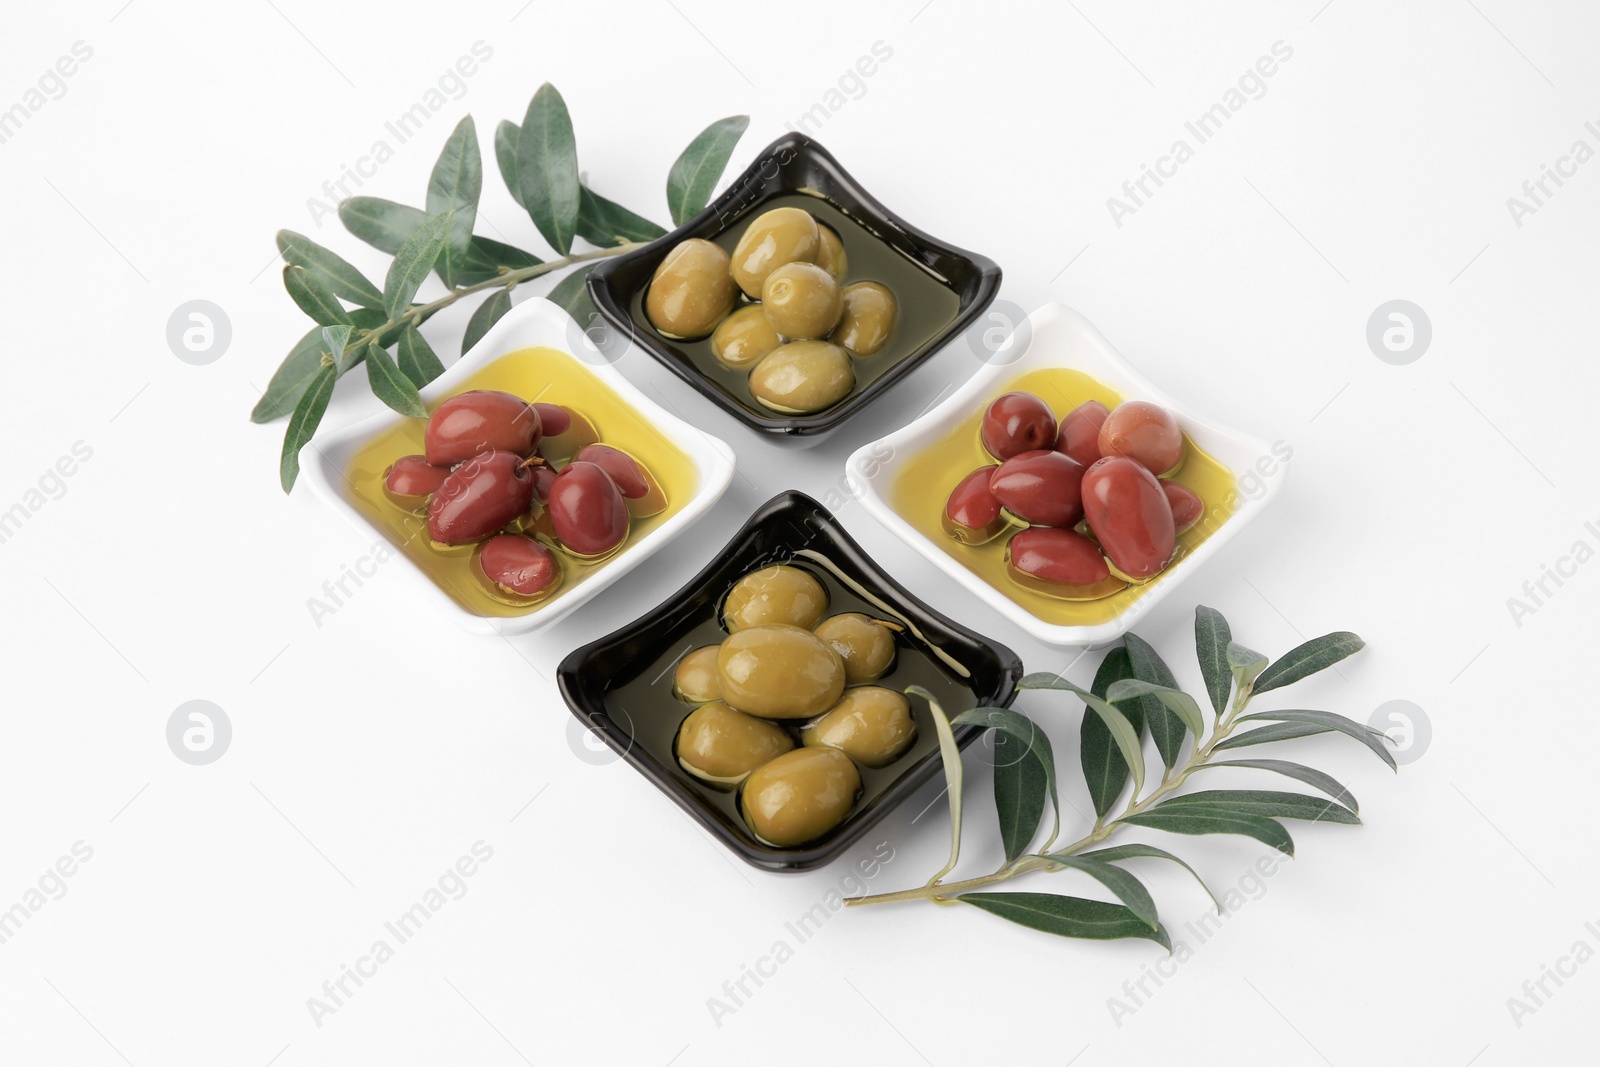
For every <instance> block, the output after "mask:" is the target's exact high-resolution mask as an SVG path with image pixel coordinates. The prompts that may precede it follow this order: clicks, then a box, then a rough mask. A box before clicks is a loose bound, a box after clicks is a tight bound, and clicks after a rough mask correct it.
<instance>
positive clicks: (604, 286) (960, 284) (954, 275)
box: [589, 133, 1000, 437]
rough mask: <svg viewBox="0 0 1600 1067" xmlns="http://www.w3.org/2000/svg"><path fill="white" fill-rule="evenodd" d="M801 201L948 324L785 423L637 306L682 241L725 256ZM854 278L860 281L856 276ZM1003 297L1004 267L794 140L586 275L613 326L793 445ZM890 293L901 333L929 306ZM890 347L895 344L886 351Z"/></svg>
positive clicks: (887, 355)
mask: <svg viewBox="0 0 1600 1067" xmlns="http://www.w3.org/2000/svg"><path fill="white" fill-rule="evenodd" d="M797 197H798V198H800V200H801V203H800V206H802V207H807V209H808V210H813V211H826V212H829V213H832V212H839V213H842V215H843V216H844V218H843V220H842V222H843V223H844V224H846V225H851V224H853V225H854V226H859V227H861V228H862V229H864V230H865V231H866V232H867V233H869V234H870V235H871V236H872V237H874V238H876V239H877V240H878V241H880V242H882V243H883V244H884V245H886V246H887V247H888V248H889V249H890V250H892V252H893V253H895V254H896V255H895V256H894V257H891V260H890V262H891V263H892V264H893V265H894V266H895V267H899V268H900V269H904V268H903V267H900V264H901V263H902V261H904V262H906V263H909V264H911V265H913V266H914V268H915V274H914V276H913V279H912V280H914V281H915V282H916V285H917V286H918V287H920V286H922V285H924V284H925V285H927V286H928V287H930V289H931V290H932V291H933V295H937V296H939V297H940V298H941V299H942V300H948V303H949V306H950V307H949V310H950V316H951V318H950V321H949V322H948V323H947V324H945V325H944V326H942V328H939V329H938V330H937V331H936V332H933V333H930V334H929V335H928V336H926V337H924V338H922V339H921V340H920V341H918V342H917V343H915V344H914V345H913V346H911V347H909V348H907V350H905V351H903V352H899V353H895V352H893V351H885V352H882V353H880V354H879V355H877V356H874V357H871V358H870V359H867V360H860V361H858V362H857V364H856V368H857V373H858V374H867V373H873V374H875V375H876V376H875V377H873V378H871V379H870V380H868V381H866V382H865V384H863V385H860V386H859V387H858V388H857V390H856V391H855V392H854V393H852V394H851V395H850V396H848V397H846V398H845V399H844V400H843V401H841V402H840V403H838V404H836V405H834V406H833V407H831V408H828V409H827V410H825V411H821V412H818V413H816V414H814V415H798V416H783V415H779V414H777V413H775V412H771V411H768V410H766V409H764V408H762V407H761V406H760V405H759V404H757V403H756V402H755V400H754V399H752V398H751V397H750V396H749V395H748V390H744V387H743V384H742V383H743V378H744V377H745V375H743V374H741V373H738V372H734V371H729V370H727V369H726V368H722V367H720V366H718V365H717V364H716V361H715V359H714V358H712V357H711V356H710V354H709V348H708V346H707V343H706V342H705V341H698V342H681V341H674V340H671V339H669V338H667V337H665V336H663V335H662V334H660V333H657V332H656V330H655V328H654V327H653V326H651V325H650V322H649V320H648V319H647V318H646V317H645V314H644V309H643V300H644V292H645V290H646V288H648V286H649V284H650V279H651V276H652V275H654V273H655V270H656V267H657V266H658V265H660V263H661V260H662V259H664V258H665V257H666V254H667V253H668V252H669V251H670V250H671V249H672V248H673V247H674V246H676V245H677V244H678V243H679V242H680V241H683V240H686V239H688V238H691V237H700V238H704V239H706V240H710V241H715V242H718V243H723V244H724V245H725V247H727V248H728V249H730V250H731V249H732V247H733V242H734V241H736V240H737V237H738V235H739V234H740V233H742V232H743V228H744V226H745V224H746V223H748V222H749V221H750V220H751V219H753V218H755V216H757V215H759V214H761V213H762V212H763V211H765V210H767V208H768V207H769V206H771V207H777V206H780V205H779V204H778V203H774V201H785V202H787V201H793V200H795V198H797ZM806 200H814V201H818V202H819V204H820V206H819V207H812V206H811V205H809V204H807V203H805V202H804V201H806ZM823 221H829V220H828V219H827V218H824V219H823ZM846 236H847V237H848V236H849V235H848V234H846ZM847 247H848V243H847ZM853 262H854V261H853ZM850 280H863V279H860V278H855V277H854V276H853V275H852V277H851V278H850ZM878 280H882V281H885V282H888V281H889V279H888V278H881V279H878ZM891 287H893V286H891ZM999 291H1000V268H999V267H998V266H997V265H996V264H995V263H994V261H993V260H990V259H986V258H984V257H983V256H980V255H977V254H976V253H973V252H966V251H963V250H962V249H959V248H956V247H954V246H953V245H949V244H946V243H944V242H943V241H940V240H938V239H937V238H935V237H933V236H931V235H930V234H927V233H924V232H923V231H922V230H919V229H917V228H916V227H915V226H912V225H911V224H910V223H908V222H906V221H905V220H904V219H902V218H900V217H899V216H898V215H896V214H894V213H893V212H891V211H890V210H889V209H888V208H886V207H884V206H883V204H882V203H880V202H879V201H878V200H877V199H876V198H874V197H873V196H872V195H871V194H870V193H868V192H867V191H866V190H865V189H863V188H862V187H861V185H860V183H858V182H857V181H856V180H855V179H854V178H852V177H851V176H850V174H849V173H848V172H847V171H846V170H845V169H844V168H843V167H841V166H840V165H839V161H838V160H836V159H834V158H833V156H832V155H830V154H829V153H828V151H827V150H826V149H825V148H823V147H822V146H821V145H819V144H817V143H816V142H814V141H812V140H811V139H810V138H808V137H805V136H804V135H802V134H798V133H792V134H788V135H787V136H784V137H780V138H779V139H778V140H776V141H774V142H772V143H771V144H770V145H768V146H767V147H766V148H765V149H764V150H763V151H762V152H761V155H760V156H759V157H757V159H756V161H755V162H754V163H752V164H750V167H749V168H748V169H747V170H746V171H745V172H744V173H743V174H741V175H740V176H739V177H738V178H737V179H735V180H734V182H733V184H732V185H730V186H729V187H728V189H727V191H726V192H724V193H723V194H722V195H721V196H719V197H717V199H716V200H714V201H712V202H711V204H710V206H708V207H707V208H706V209H705V210H704V211H702V212H700V214H698V215H696V216H695V217H694V218H692V219H690V220H689V221H688V222H686V223H685V224H684V225H682V226H680V227H678V228H677V229H676V230H673V231H672V232H671V233H669V234H667V235H666V236H665V237H661V238H658V239H656V240H655V241H652V242H651V243H650V244H648V245H645V246H644V247H643V248H640V249H637V250H635V251H633V252H629V253H627V254H626V255H622V256H617V257H616V258H614V259H608V260H603V261H602V262H601V263H600V264H599V265H598V266H596V267H595V268H594V269H593V270H591V271H590V272H589V293H590V295H591V296H592V297H593V298H594V302H595V306H596V307H598V308H599V310H600V313H601V314H602V315H604V316H605V317H606V319H607V320H608V321H609V322H610V323H611V324H612V325H613V326H614V327H616V328H617V329H618V330H621V331H622V332H623V334H624V335H626V336H628V337H631V338H632V339H633V341H634V343H636V344H637V345H639V346H640V347H641V348H643V349H644V350H645V351H646V352H649V353H650V354H651V355H652V356H654V357H655V358H656V359H658V360H660V361H661V362H662V363H663V364H665V365H666V367H667V368H668V369H669V370H671V371H672V372H673V373H674V374H676V375H677V376H678V377H680V378H682V379H683V380H684V381H686V382H688V383H689V384H690V385H692V386H694V388H696V389H697V390H699V391H700V392H701V393H703V394H705V395H706V396H707V397H709V398H710V399H711V400H712V401H714V402H715V403H717V404H719V405H721V406H722V408H723V409H724V410H726V411H727V412H728V413H729V414H730V415H732V416H733V417H734V418H736V419H738V420H739V421H740V422H742V423H744V424H745V425H746V426H749V427H751V428H752V429H754V430H759V431H761V432H764V433H771V434H779V435H787V436H795V437H804V436H809V435H816V434H821V433H824V432H826V431H828V430H831V429H833V428H835V427H836V426H838V425H839V424H840V423H842V422H844V421H845V420H846V419H848V418H849V417H850V416H852V415H854V414H855V413H856V412H858V411H860V410H861V409H862V408H864V407H866V406H867V405H868V404H870V403H871V402H872V401H873V400H874V399H876V398H877V397H879V396H881V395H883V393H884V391H885V390H887V389H888V388H889V387H890V386H892V385H893V384H894V383H895V382H897V381H899V380H900V379H901V378H904V377H905V376H906V375H907V374H909V373H911V371H913V370H914V369H916V367H917V365H918V364H920V363H922V362H923V361H924V360H925V359H927V358H928V357H929V356H931V355H932V354H933V353H934V352H935V351H937V350H938V349H940V348H941V347H943V346H944V345H945V344H946V343H947V342H948V341H949V340H950V339H951V338H952V337H955V336H956V335H957V334H959V333H960V332H961V331H962V330H964V329H966V328H967V326H968V325H970V324H971V323H972V321H973V320H974V319H976V318H977V316H978V314H979V313H980V312H982V311H983V309H984V308H985V307H987V306H988V305H989V303H990V301H992V300H993V299H994V298H995V294H996V293H998V292H999ZM896 295H897V296H898V297H899V298H900V300H901V307H902V316H901V322H902V325H905V324H906V323H908V321H909V320H908V318H907V314H906V312H905V309H906V308H907V307H909V306H911V303H912V301H917V302H918V305H919V306H931V305H932V303H933V301H931V300H929V299H928V295H929V294H928V293H927V292H925V293H924V295H923V297H920V298H919V297H918V296H917V294H916V292H904V293H897V294H896ZM894 343H895V342H894V340H893V339H892V338H891V340H890V345H891V347H892V346H893V345H894ZM908 344H909V342H908ZM885 359H887V360H889V361H890V362H888V363H886V364H884V365H883V368H884V369H882V370H879V369H878V367H877V366H874V363H873V361H874V360H885ZM741 390H744V392H743V395H741Z"/></svg>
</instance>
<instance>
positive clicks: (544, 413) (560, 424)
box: [533, 404, 572, 437]
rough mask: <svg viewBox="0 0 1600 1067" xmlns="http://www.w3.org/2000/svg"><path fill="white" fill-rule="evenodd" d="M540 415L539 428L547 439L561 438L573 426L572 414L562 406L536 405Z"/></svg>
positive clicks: (535, 407) (534, 406)
mask: <svg viewBox="0 0 1600 1067" xmlns="http://www.w3.org/2000/svg"><path fill="white" fill-rule="evenodd" d="M533 408H534V410H535V411H537V412H538V413H539V427H540V429H541V430H542V431H543V433H544V436H546V437H560V436H561V435H562V434H564V433H566V432H567V428H568V427H569V426H571V425H572V413H571V412H569V411H568V410H567V409H566V408H564V407H562V406H561V405H560V404H535V405H533Z"/></svg>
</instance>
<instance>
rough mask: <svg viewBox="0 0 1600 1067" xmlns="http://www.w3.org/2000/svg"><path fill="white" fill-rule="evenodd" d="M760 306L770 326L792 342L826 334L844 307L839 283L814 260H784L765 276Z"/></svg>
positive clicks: (813, 338) (837, 319) (808, 339)
mask: <svg viewBox="0 0 1600 1067" xmlns="http://www.w3.org/2000/svg"><path fill="white" fill-rule="evenodd" d="M761 306H762V307H763V308H765V309H766V312H767V321H768V322H770V323H772V328H773V329H775V330H777V331H778V333H780V334H781V335H783V336H784V337H786V338H788V339H789V340H791V341H811V340H815V339H817V338H819V337H826V336H828V331H829V330H831V329H833V327H834V324H835V323H837V322H838V321H839V313H840V312H842V311H843V310H844V298H843V296H842V295H841V294H840V292H839V283H838V282H836V281H834V280H833V276H832V275H830V274H829V273H828V272H827V271H825V270H823V269H822V268H821V267H819V266H817V265H816V264H815V263H785V264H784V265H783V266H781V267H779V268H778V269H777V270H775V271H773V272H772V273H771V274H769V275H767V281H766V284H765V285H763V286H762V287H761Z"/></svg>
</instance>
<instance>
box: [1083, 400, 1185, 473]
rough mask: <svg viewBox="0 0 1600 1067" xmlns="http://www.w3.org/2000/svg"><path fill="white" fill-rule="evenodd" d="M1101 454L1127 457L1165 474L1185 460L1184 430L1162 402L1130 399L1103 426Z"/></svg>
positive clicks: (1110, 415)
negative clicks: (1153, 402)
mask: <svg viewBox="0 0 1600 1067" xmlns="http://www.w3.org/2000/svg"><path fill="white" fill-rule="evenodd" d="M1100 454H1101V455H1102V456H1127V457H1128V458H1129V459H1131V460H1133V461H1134V462H1136V463H1138V464H1139V465H1140V466H1142V467H1144V469H1145V470H1147V471H1149V472H1150V473H1151V474H1165V473H1166V472H1167V471H1170V470H1172V469H1173V468H1174V467H1176V466H1177V465H1178V464H1179V462H1181V461H1182V459H1183V431H1182V430H1180V429H1178V420H1177V419H1175V418H1173V417H1172V412H1170V411H1168V410H1167V409H1166V408H1164V407H1162V406H1161V405H1160V404H1152V403H1150V402H1149V401H1148V400H1129V401H1126V402H1124V403H1121V404H1118V405H1117V406H1116V409H1115V410H1114V411H1112V412H1111V414H1109V415H1107V416H1106V421H1105V423H1104V425H1102V426H1101V427H1100Z"/></svg>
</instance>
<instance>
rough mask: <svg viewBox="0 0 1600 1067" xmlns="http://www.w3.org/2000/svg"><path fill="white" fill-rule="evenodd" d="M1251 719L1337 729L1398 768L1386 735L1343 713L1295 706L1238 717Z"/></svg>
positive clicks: (1391, 765) (1394, 767)
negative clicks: (1284, 709) (1285, 709)
mask: <svg viewBox="0 0 1600 1067" xmlns="http://www.w3.org/2000/svg"><path fill="white" fill-rule="evenodd" d="M1252 719H1267V720H1270V721H1274V722H1281V723H1290V722H1293V723H1306V724H1308V725H1311V726H1321V727H1323V728H1324V729H1327V730H1337V731H1339V732H1340V733H1342V734H1347V735H1349V736H1350V737H1353V738H1355V739H1356V740H1357V741H1360V742H1361V743H1362V744H1363V745H1366V746H1367V747H1368V748H1370V749H1372V751H1373V752H1374V753H1376V754H1377V756H1378V758H1379V759H1381V760H1383V762H1385V763H1387V764H1388V765H1389V769H1390V770H1391V771H1398V770H1399V769H1400V768H1399V767H1398V766H1397V765H1396V764H1395V762H1394V757H1393V756H1392V755H1390V754H1389V749H1388V747H1387V745H1386V744H1385V742H1387V741H1388V740H1389V738H1388V737H1386V736H1385V735H1384V734H1382V733H1381V732H1379V731H1377V730H1374V729H1373V728H1372V727H1370V726H1368V725H1367V724H1365V723H1360V722H1356V721H1355V720H1354V719H1347V718H1345V717H1344V716H1343V715H1336V714H1334V713H1333V712H1331V711H1307V710H1305V709H1303V708H1295V709H1293V710H1289V711H1257V712H1254V713H1252V714H1250V715H1242V716H1240V717H1239V721H1240V722H1249V721H1250V720H1252Z"/></svg>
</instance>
